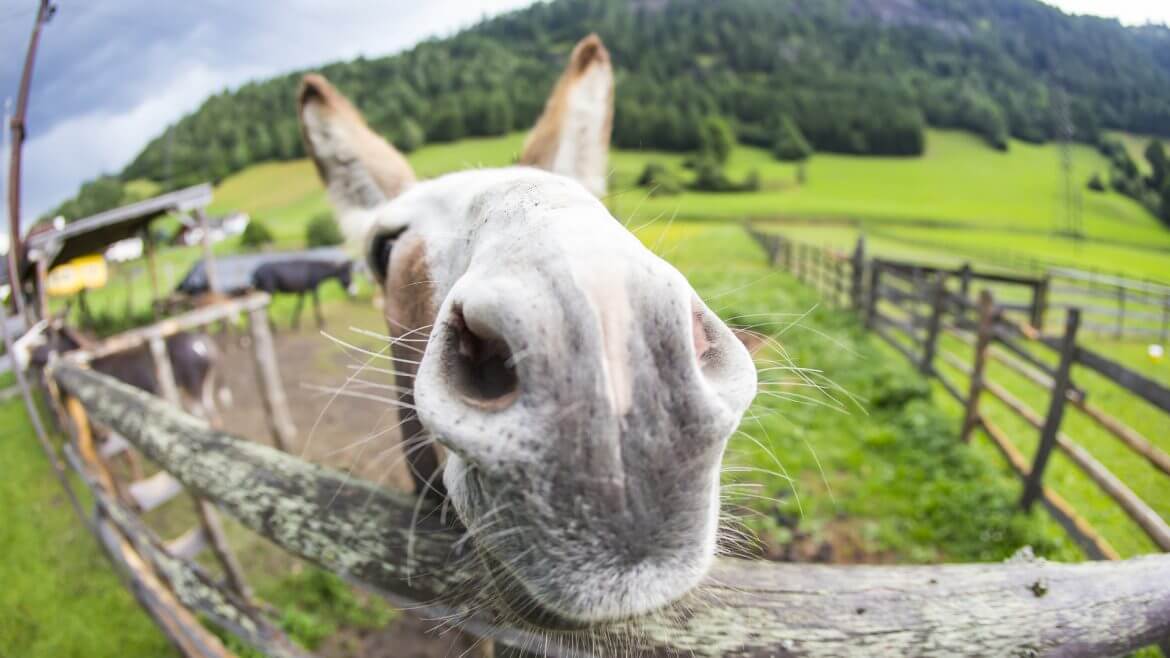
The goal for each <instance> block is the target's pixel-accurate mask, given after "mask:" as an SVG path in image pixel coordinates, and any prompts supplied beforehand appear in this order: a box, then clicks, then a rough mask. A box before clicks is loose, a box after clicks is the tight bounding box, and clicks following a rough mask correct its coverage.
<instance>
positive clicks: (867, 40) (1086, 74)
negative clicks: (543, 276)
mask: <svg viewBox="0 0 1170 658" xmlns="http://www.w3.org/2000/svg"><path fill="white" fill-rule="evenodd" d="M591 31H592V32H597V33H599V34H600V35H601V36H602V38H603V39H604V41H605V43H606V45H607V46H608V47H609V49H610V50H611V52H612V54H613V57H614V61H615V64H616V66H617V70H618V89H617V110H616V117H615V121H614V142H615V143H616V144H617V145H619V146H643V147H653V148H662V149H673V150H689V149H692V148H694V147H695V146H696V143H697V140H698V130H699V126H700V125H701V124H702V121H701V119H702V118H703V117H706V116H710V115H712V114H718V115H722V116H723V117H725V118H726V119H727V120H728V121H729V122H730V123H731V124H732V126H733V127H734V129H735V132H736V134H737V135H738V138H739V139H740V141H744V142H749V143H754V144H760V145H768V146H770V145H772V142H773V141H774V140H775V139H778V137H776V136H777V135H779V134H781V133H782V132H783V131H781V130H780V129H779V127H780V126H782V125H784V124H785V123H789V122H786V121H784V117H788V118H790V119H792V120H793V121H794V122H795V123H796V124H797V125H798V126H799V128H800V129H801V131H802V132H803V133H804V135H805V136H806V137H807V139H808V141H809V142H811V143H812V145H813V146H814V147H815V148H816V149H817V150H821V151H834V152H844V153H858V154H907V155H912V154H917V153H920V152H921V151H922V148H923V142H924V128H925V127H926V126H928V125H929V126H937V127H950V128H963V129H967V130H971V131H973V132H976V133H978V134H980V135H982V136H983V137H984V138H985V139H986V140H987V141H988V142H989V143H990V144H992V145H994V146H996V147H998V148H1007V147H1008V141H1007V140H1008V137H1009V136H1011V137H1015V138H1018V139H1022V140H1027V141H1033V142H1042V141H1046V140H1050V139H1052V138H1054V137H1055V136H1058V135H1061V134H1064V133H1066V132H1067V131H1069V130H1070V129H1071V130H1072V132H1073V134H1074V135H1075V138H1076V139H1078V140H1081V141H1086V142H1093V141H1096V140H1097V138H1098V136H1099V135H1100V133H1101V131H1102V130H1103V129H1123V130H1128V131H1133V132H1139V133H1152V134H1162V135H1166V136H1170V30H1167V29H1165V28H1159V27H1146V28H1126V27H1123V26H1121V25H1120V24H1119V23H1117V22H1116V21H1112V20H1105V19H1097V18H1086V17H1070V16H1066V15H1064V14H1062V13H1061V12H1060V11H1058V10H1056V9H1053V8H1051V7H1049V6H1047V5H1044V4H1041V3H1040V2H1038V1H1036V0H725V1H722V2H710V1H708V0H556V1H554V2H551V3H548V4H538V5H536V6H533V7H531V8H529V9H526V10H522V11H518V12H514V13H511V14H507V15H504V16H501V17H497V18H494V19H491V20H488V21H485V22H483V23H481V24H480V25H478V26H476V27H474V28H472V29H469V30H466V31H464V32H462V33H460V34H458V35H456V36H454V37H451V38H448V39H443V40H436V41H428V42H425V43H422V44H420V45H418V46H417V47H415V48H414V49H412V50H410V51H408V52H405V53H402V54H399V55H395V56H392V57H385V58H379V59H357V60H354V61H351V62H344V63H336V64H330V65H328V66H324V67H323V68H322V71H323V72H324V73H325V74H326V75H327V76H328V77H329V78H330V79H332V80H333V81H334V82H335V83H336V84H337V85H338V86H339V87H340V88H341V90H342V91H343V92H345V93H346V94H348V95H350V97H351V98H353V100H354V101H355V102H356V104H357V105H358V106H359V107H360V108H361V109H362V111H363V112H364V113H365V114H366V116H367V118H368V119H369V121H370V123H371V124H372V125H373V127H374V128H375V129H376V130H378V131H380V132H382V133H384V134H385V135H387V136H388V137H390V138H391V139H392V140H393V141H394V142H395V143H396V144H397V145H399V146H400V147H401V148H403V149H404V150H409V149H412V148H415V147H417V146H418V145H420V144H422V143H424V142H429V141H447V140H454V139H458V138H461V137H464V136H468V135H493V134H500V133H504V132H507V131H510V130H516V129H523V128H527V127H529V126H530V125H531V124H532V122H533V120H534V118H535V117H536V115H537V114H538V113H539V111H540V109H541V107H542V104H543V100H544V98H545V96H546V94H547V93H548V91H549V88H550V86H551V85H552V83H553V81H554V79H555V77H556V76H557V74H558V73H559V72H560V69H561V67H562V66H563V64H564V62H565V59H566V56H567V55H568V52H569V50H570V48H571V47H572V45H573V43H574V42H575V41H576V40H577V39H579V38H580V37H581V36H583V35H584V34H586V33H588V32H591ZM299 76H300V74H299V73H290V74H289V75H286V76H283V77H279V78H275V79H272V80H267V81H264V82H256V83H252V84H248V85H245V86H243V87H241V88H240V89H238V90H236V91H234V92H226V93H223V94H219V95H216V96H213V97H211V98H209V99H208V100H207V101H206V102H205V103H204V104H203V105H202V106H201V107H200V108H199V109H198V110H197V111H196V112H194V113H193V114H191V115H189V116H187V117H185V118H183V119H182V120H181V121H179V122H178V123H177V124H176V125H174V126H173V127H171V129H170V130H168V132H167V133H164V134H163V135H159V136H158V137H157V138H155V139H154V140H153V141H151V142H150V144H149V145H148V146H147V147H146V148H145V149H144V150H143V151H142V153H140V154H139V155H138V156H137V157H136V158H135V159H134V161H133V162H132V163H130V165H129V166H127V167H126V169H125V170H124V171H123V172H122V173H121V176H120V178H121V180H123V181H128V180H131V179H136V178H149V179H153V180H156V181H159V182H161V183H163V185H164V186H165V187H177V186H181V185H186V184H190V183H194V182H197V181H203V180H209V179H210V180H219V179H221V178H223V177H225V176H227V175H228V174H230V173H232V172H234V171H237V170H239V169H242V168H243V167H245V166H247V165H249V164H251V163H254V162H258V161H263V160H271V159H287V158H296V157H300V156H301V155H302V147H301V141H300V135H299V132H298V128H297V124H296V117H295V114H294V110H293V95H294V90H295V88H296V84H297V80H298V79H299ZM105 182H106V183H113V182H114V181H105ZM79 205H80V204H76V203H75V204H74V205H73V206H72V207H71V206H69V205H68V204H67V205H66V206H65V207H63V208H62V209H63V210H65V211H66V213H65V214H67V215H73V214H79V213H81V212H82V211H83V210H87V209H85V208H81V207H78V206H79Z"/></svg>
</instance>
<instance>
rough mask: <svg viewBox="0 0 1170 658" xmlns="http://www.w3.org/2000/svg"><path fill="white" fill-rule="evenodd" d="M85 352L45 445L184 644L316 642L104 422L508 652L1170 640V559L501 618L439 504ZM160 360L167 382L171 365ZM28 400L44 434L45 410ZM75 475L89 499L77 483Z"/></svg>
mask: <svg viewBox="0 0 1170 658" xmlns="http://www.w3.org/2000/svg"><path fill="white" fill-rule="evenodd" d="M236 310H238V309H235V308H220V309H219V310H218V311H204V312H202V313H203V315H201V316H197V317H192V316H190V315H188V316H184V317H182V318H178V319H176V320H172V321H168V324H164V325H155V326H154V327H151V328H148V329H146V330H140V331H138V332H135V333H133V334H131V335H128V336H127V335H124V336H122V337H117V338H115V339H111V341H110V342H109V343H107V345H106V349H112V348H113V347H114V346H116V345H142V344H143V343H144V342H145V344H150V343H151V342H152V341H157V340H158V339H159V338H161V337H163V336H165V335H167V334H168V332H172V331H176V330H177V329H178V328H179V327H189V326H192V325H194V324H197V323H198V322H210V321H214V320H215V319H217V318H219V317H222V316H224V315H225V314H226V313H227V312H229V311H236ZM196 313H201V312H200V311H197V312H196ZM250 313H251V316H252V319H253V321H254V325H253V332H254V336H256V335H260V336H263V334H264V331H265V329H258V328H257V327H259V326H260V324H261V322H262V320H261V316H262V313H258V312H257V309H255V308H253V309H252V310H251V311H250ZM257 332H258V333H257ZM256 344H259V345H261V346H263V344H264V340H263V338H262V337H261V338H260V339H259V340H258V341H256ZM153 353H158V352H157V351H155V352H153ZM88 356H92V355H85V354H82V355H79V356H77V357H74V358H65V359H57V360H55V361H54V362H53V363H51V364H50V368H49V372H48V373H47V374H48V381H49V382H50V386H49V389H50V393H51V395H50V399H51V401H53V403H54V406H55V407H56V408H57V409H58V410H59V411H60V412H61V416H62V419H63V420H62V425H63V427H64V429H65V430H66V433H67V435H68V437H69V440H68V441H67V442H66V443H65V444H64V445H62V446H60V447H59V448H58V447H56V446H52V445H50V443H49V442H48V441H44V442H43V443H42V445H43V446H44V447H45V449H46V453H47V455H48V456H49V458H50V461H51V463H53V464H55V465H56V464H58V461H59V460H58V455H59V454H60V453H63V454H64V456H65V459H66V461H67V462H68V464H70V465H71V466H72V467H73V469H74V470H75V471H76V472H77V473H78V474H80V476H81V478H80V481H81V482H82V484H83V486H85V487H86V488H87V489H88V490H89V492H90V494H91V498H92V500H93V501H94V508H93V512H92V515H89V514H85V515H84V518H85V522H86V524H87V526H88V527H89V528H90V529H91V530H92V531H93V532H94V533H95V535H96V536H97V537H98V538H99V539H100V541H101V543H102V545H103V546H104V547H105V548H106V550H107V552H108V553H109V555H110V557H111V560H112V561H113V562H114V564H115V565H116V566H117V567H118V568H119V571H120V573H122V575H123V576H124V578H125V582H126V585H127V587H129V588H130V590H131V591H132V592H133V593H134V594H135V595H136V597H137V598H138V600H139V601H140V602H141V603H142V605H143V606H144V607H145V608H146V609H147V610H148V611H149V612H150V614H151V615H152V616H153V618H154V619H155V620H156V621H157V623H158V625H159V627H160V628H161V629H163V631H164V632H165V633H166V634H167V636H168V637H169V638H170V639H171V640H172V642H173V643H174V645H175V646H176V647H177V648H178V649H179V650H180V652H182V654H183V655H185V656H198V657H201V658H205V657H206V658H211V657H215V658H228V657H230V656H232V655H233V654H232V652H231V651H229V650H228V649H227V648H226V647H225V645H224V643H223V642H221V641H220V640H219V638H218V637H217V636H216V635H215V634H213V633H211V632H209V631H208V630H207V628H206V627H205V625H204V622H205V621H206V622H211V623H213V624H215V625H216V626H218V627H219V628H221V629H224V630H226V631H227V632H229V633H231V634H233V635H235V636H236V637H238V638H239V639H240V640H242V641H243V642H245V643H246V644H248V645H250V646H252V647H254V648H255V649H257V650H258V651H260V652H262V653H264V654H266V655H270V656H280V657H285V656H288V657H301V656H307V655H308V654H307V653H306V652H305V651H304V650H303V649H301V648H299V647H297V646H295V645H293V644H292V643H291V642H290V641H289V640H288V639H287V638H286V637H285V636H284V635H283V634H282V633H281V631H280V630H279V628H277V627H276V625H275V624H274V623H273V622H271V621H270V620H269V619H268V618H267V616H266V614H265V613H264V612H263V606H261V605H258V604H257V602H255V601H254V600H252V598H251V595H250V594H248V593H243V592H241V591H240V588H238V587H236V586H234V585H233V584H232V583H231V582H230V578H229V579H228V583H227V584H221V583H220V582H219V581H218V580H217V579H216V578H214V577H213V576H212V575H211V574H209V573H208V572H207V571H206V570H204V569H203V568H202V567H200V566H199V565H198V564H197V563H195V562H194V561H193V560H192V559H191V558H190V556H188V555H186V554H184V553H183V552H182V551H180V550H178V549H177V548H176V544H175V542H170V543H168V542H164V541H162V540H161V539H160V538H159V537H157V536H155V534H154V533H153V532H152V531H151V530H150V528H149V527H147V525H146V524H145V523H143V521H142V519H141V517H140V516H139V512H138V510H136V509H135V507H134V506H133V505H132V504H131V503H132V500H131V499H128V498H127V497H125V496H124V495H122V493H121V492H120V491H119V488H118V487H117V486H116V485H115V484H114V483H113V479H114V478H113V477H112V475H111V473H110V465H109V464H108V463H107V461H106V459H105V458H104V457H103V453H102V450H101V447H100V446H98V445H96V444H95V442H94V437H95V430H101V431H103V432H105V433H107V434H108V435H109V436H111V437H113V436H116V437H119V438H120V439H121V440H123V441H125V442H127V443H128V444H129V445H132V446H134V447H135V448H136V449H137V450H139V451H141V454H142V455H144V456H145V457H146V458H148V459H149V460H151V461H152V462H153V463H154V464H156V465H157V466H158V467H159V468H160V469H161V472H162V473H165V474H167V475H168V477H172V478H174V480H175V481H177V482H178V483H179V484H181V485H182V487H185V488H186V489H187V490H188V491H189V492H190V493H191V494H192V495H193V496H195V497H196V498H197V499H200V500H203V501H207V502H208V503H209V504H213V505H214V506H215V507H216V508H217V509H219V510H222V511H223V512H225V513H227V514H229V515H231V516H233V517H234V518H236V519H237V520H238V521H239V522H240V523H242V524H243V525H244V526H245V527H247V528H250V529H251V530H253V531H255V532H256V533H258V534H260V535H262V536H264V537H266V538H267V539H269V540H270V541H272V542H273V543H274V544H276V545H278V546H280V547H282V548H284V549H285V550H287V551H289V552H291V553H293V554H295V555H297V556H300V557H302V558H304V559H307V560H309V561H311V562H314V563H316V564H318V565H320V566H322V567H323V568H326V569H329V570H331V571H333V572H335V573H337V574H340V575H342V576H343V577H346V578H348V579H350V580H352V581H356V582H359V583H362V584H364V585H365V586H367V587H369V588H370V589H372V590H373V591H375V592H378V593H380V594H381V595H383V596H384V597H386V598H387V599H388V600H390V601H391V602H393V603H395V604H397V605H400V606H403V607H408V608H409V609H410V610H412V611H413V612H414V613H416V614H422V615H423V616H424V617H427V618H432V619H443V620H446V621H445V623H447V624H449V625H453V626H457V627H459V628H461V629H463V630H465V631H467V632H470V633H473V634H476V635H479V636H482V637H485V638H493V639H495V640H496V641H497V647H498V653H497V655H501V656H516V657H523V656H536V655H544V656H564V657H566V658H568V657H583V656H630V657H634V658H643V657H646V658H648V657H651V656H653V657H662V656H692V657H693V656H726V657H760V658H763V657H765V656H792V657H799V656H843V657H850V656H873V655H905V656H912V655H943V654H945V655H970V656H977V655H1036V656H1043V655H1053V656H1056V655H1059V656H1098V655H1113V654H1120V653H1124V652H1126V651H1129V650H1132V649H1134V648H1137V647H1141V646H1147V645H1150V644H1153V643H1156V642H1159V641H1161V640H1163V639H1164V638H1166V637H1167V636H1168V635H1170V588H1167V587H1166V586H1165V583H1166V582H1170V556H1150V557H1144V558H1138V559H1133V560H1129V561H1125V562H1117V563H1106V562H1097V563H1086V564H1078V565H1059V564H1053V563H1047V562H1044V561H1043V560H1036V559H1034V558H1032V559H1029V558H1022V559H1017V560H1011V561H1009V563H1006V564H983V565H952V566H880V567H862V566H846V567H834V566H818V565H804V564H772V563H766V562H748V561H740V560H728V559H721V560H718V561H717V562H716V564H715V566H714V567H713V569H712V571H711V573H710V575H709V576H708V578H707V579H706V581H705V582H704V583H703V584H702V585H701V586H700V587H699V588H697V589H696V591H695V592H693V593H691V594H689V595H688V596H687V597H686V598H685V599H684V600H683V601H680V602H678V603H677V604H676V605H674V606H672V607H670V608H669V609H667V610H663V611H660V612H657V613H654V614H651V615H647V616H644V617H641V618H637V619H630V620H624V621H620V622H613V623H608V624H598V625H591V626H587V627H583V628H577V629H571V630H564V629H561V630H556V631H549V630H546V631H541V630H538V629H534V628H532V627H528V626H524V625H522V624H513V625H508V624H506V623H504V622H503V620H504V619H506V617H502V616H501V615H500V614H499V612H500V611H498V610H495V609H491V608H486V609H485V608H482V607H481V606H478V605H476V604H475V603H474V596H473V595H474V594H475V593H477V592H482V591H484V590H485V589H490V588H491V586H492V585H491V582H490V576H489V575H488V574H487V573H486V572H485V571H484V570H483V569H482V567H481V563H480V562H479V561H478V559H476V558H475V557H474V555H473V554H472V553H471V550H472V547H471V546H470V545H469V543H468V542H467V541H466V537H465V534H464V530H463V529H462V528H460V527H458V526H457V525H453V524H452V522H451V520H450V515H447V519H448V520H447V521H444V520H443V519H444V515H442V514H440V513H438V510H437V509H436V508H435V504H434V503H432V502H429V501H428V500H425V499H416V498H415V497H413V496H409V495H406V494H400V493H395V492H391V491H387V490H383V489H381V488H378V487H376V486H374V485H372V484H370V483H365V482H361V481H356V480H353V479H352V478H350V477H349V476H348V475H346V474H344V473H339V472H335V471H332V470H330V469H326V468H322V467H320V466H317V465H314V464H309V463H306V462H303V461H301V460H299V459H296V458H294V457H292V456H291V455H289V454H287V453H286V452H283V451H281V450H279V449H274V448H269V447H266V446H263V445H259V444H256V443H252V442H249V441H246V440H242V439H238V438H235V437H232V436H230V435H228V434H226V433H224V432H222V431H219V430H217V429H215V428H213V427H211V426H209V424H208V423H207V422H206V421H204V420H202V419H198V418H195V417H192V416H190V415H188V414H186V413H184V412H182V411H181V410H180V409H179V408H178V407H177V406H176V405H175V404H174V401H173V399H172V400H168V399H165V398H163V397H155V396H152V395H149V394H147V393H144V392H143V391H140V390H138V389H135V388H132V387H130V386H128V385H126V384H123V383H121V382H118V381H116V380H113V379H111V378H109V377H107V376H104V375H102V374H100V373H97V372H95V371H93V370H90V369H88V368H87V367H86V362H87V361H88V358H87V357H88ZM156 365H158V364H157V363H156ZM158 372H159V375H160V377H162V378H164V379H165V378H166V376H167V374H166V373H167V372H168V369H167V368H166V367H165V366H158ZM264 379H265V377H264V375H261V382H263V381H264ZM168 387H169V385H165V384H164V386H163V387H162V388H163V390H164V391H166V390H167V389H168ZM26 391H27V389H26ZM26 399H27V398H26ZM270 411H271V408H270ZM30 413H31V414H33V415H34V419H35V421H34V422H35V424H36V425H37V426H38V427H39V426H40V421H39V416H37V415H36V411H35V410H33V409H32V408H31V405H30ZM276 431H277V430H275V429H274V432H276ZM42 438H44V437H43V433H42ZM285 438H286V439H287V438H288V437H285ZM274 439H275V440H277V441H279V440H282V439H281V438H280V437H279V436H278V435H277V434H274ZM58 474H59V475H60V473H58ZM61 481H62V484H63V486H65V487H66V490H67V491H69V492H70V494H71V499H76V497H75V496H74V495H73V492H72V489H71V484H70V481H69V480H68V479H67V478H64V477H62V478H61ZM79 513H80V511H79ZM1102 582H1108V584H1109V585H1108V587H1102V586H1101V583H1102Z"/></svg>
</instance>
